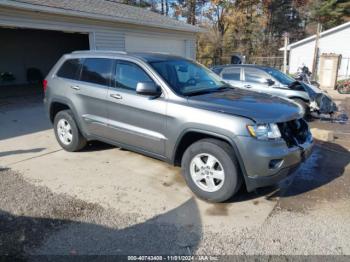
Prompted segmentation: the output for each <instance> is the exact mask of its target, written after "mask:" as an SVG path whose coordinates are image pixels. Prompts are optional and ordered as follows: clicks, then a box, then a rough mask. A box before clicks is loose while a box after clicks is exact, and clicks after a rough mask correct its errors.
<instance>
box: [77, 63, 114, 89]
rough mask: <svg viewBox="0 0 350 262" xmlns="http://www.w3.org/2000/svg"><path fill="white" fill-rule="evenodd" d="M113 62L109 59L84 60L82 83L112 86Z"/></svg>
mask: <svg viewBox="0 0 350 262" xmlns="http://www.w3.org/2000/svg"><path fill="white" fill-rule="evenodd" d="M112 67H113V60H112V59H107V58H86V59H84V64H83V68H82V71H81V78H80V80H81V81H84V82H89V83H93V84H98V85H105V86H110V85H111V75H112Z"/></svg>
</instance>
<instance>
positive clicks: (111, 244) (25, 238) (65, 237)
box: [0, 169, 201, 256]
mask: <svg viewBox="0 0 350 262" xmlns="http://www.w3.org/2000/svg"><path fill="white" fill-rule="evenodd" d="M0 179H1V183H0V195H1V196H0V208H1V211H0V229H1V230H0V231H1V234H0V255H17V256H26V255H28V254H65V255H68V254H130V253H133V254H147V253H148V254H165V253H166V254H169V253H171V254H186V255H188V254H189V252H190V250H191V248H192V247H196V246H197V245H198V242H199V238H200V235H201V233H200V232H197V231H196V230H198V229H196V228H193V227H191V226H190V225H189V226H186V227H175V226H173V225H169V224H162V223H158V222H157V221H158V219H159V217H156V218H154V219H152V220H149V221H146V222H145V223H142V224H136V221H137V216H138V215H137V214H129V215H124V214H119V213H118V211H117V210H112V209H109V210H108V209H103V208H102V207H101V206H99V205H97V204H92V203H86V202H84V201H80V200H78V199H74V198H72V197H69V196H66V195H58V194H53V193H52V192H50V191H49V190H48V189H47V188H45V187H37V186H33V185H31V184H30V183H28V182H26V181H24V180H23V179H22V177H21V176H20V175H19V174H16V173H14V172H12V171H11V170H7V169H2V170H1V171H0ZM194 208H195V207H194ZM186 210H188V212H193V201H190V202H188V203H186V204H185V205H184V206H181V207H179V209H178V210H174V211H172V212H178V211H180V212H181V213H182V212H186ZM166 215H173V214H166ZM166 215H165V216H166ZM195 219H196V218H195ZM162 220H164V218H162Z"/></svg>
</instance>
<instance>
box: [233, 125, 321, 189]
mask: <svg viewBox="0 0 350 262" xmlns="http://www.w3.org/2000/svg"><path fill="white" fill-rule="evenodd" d="M295 121H301V123H303V124H304V121H303V120H295ZM290 122H292V121H290ZM290 122H288V123H286V124H285V125H284V126H282V125H281V126H280V129H281V131H282V132H281V133H283V132H284V133H285V134H284V135H283V138H282V139H279V140H275V141H259V140H257V139H253V138H250V137H240V143H239V145H238V146H239V150H240V153H241V157H242V160H243V162H244V169H245V176H244V179H245V182H246V188H247V191H248V192H250V191H252V190H254V189H256V188H259V187H265V186H268V185H273V184H277V183H278V182H279V181H281V180H283V179H284V178H286V177H287V176H289V175H290V174H292V173H293V171H295V169H296V168H297V167H298V166H299V164H300V163H302V162H303V161H304V160H306V159H307V158H308V157H309V156H310V155H311V153H312V148H313V144H314V142H313V138H312V135H311V133H310V131H309V128H308V126H307V124H306V123H305V125H306V126H304V128H306V129H305V130H302V128H303V124H302V125H300V130H299V131H298V132H299V133H296V134H295V136H293V137H291V138H288V137H287V136H288V135H291V134H289V133H288V131H290V130H288V128H289V125H291V123H290Z"/></svg>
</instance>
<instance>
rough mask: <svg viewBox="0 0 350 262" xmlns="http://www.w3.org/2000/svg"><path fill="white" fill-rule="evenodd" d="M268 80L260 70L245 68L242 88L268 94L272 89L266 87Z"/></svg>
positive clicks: (265, 74)
mask: <svg viewBox="0 0 350 262" xmlns="http://www.w3.org/2000/svg"><path fill="white" fill-rule="evenodd" d="M270 78H271V77H270V76H269V74H267V73H266V72H264V71H262V70H259V69H257V68H250V67H245V68H244V85H243V87H244V88H246V89H251V90H253V91H257V92H262V93H270V92H271V91H272V90H271V89H272V87H270V86H269V85H268V79H270Z"/></svg>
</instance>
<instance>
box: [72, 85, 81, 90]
mask: <svg viewBox="0 0 350 262" xmlns="http://www.w3.org/2000/svg"><path fill="white" fill-rule="evenodd" d="M70 88H72V89H74V90H80V87H79V86H70Z"/></svg>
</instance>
